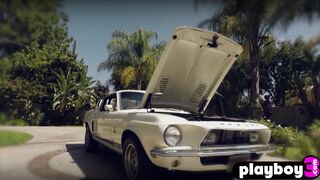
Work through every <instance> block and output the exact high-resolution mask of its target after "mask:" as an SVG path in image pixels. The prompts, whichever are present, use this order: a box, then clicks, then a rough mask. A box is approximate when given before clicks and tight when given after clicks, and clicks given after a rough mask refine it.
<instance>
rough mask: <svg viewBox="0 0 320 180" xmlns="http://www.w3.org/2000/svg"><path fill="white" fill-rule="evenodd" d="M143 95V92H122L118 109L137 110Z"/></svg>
mask: <svg viewBox="0 0 320 180" xmlns="http://www.w3.org/2000/svg"><path fill="white" fill-rule="evenodd" d="M143 95H144V93H143V92H122V93H121V98H120V100H121V103H120V109H138V108H139V105H140V102H141V100H142V98H143Z"/></svg>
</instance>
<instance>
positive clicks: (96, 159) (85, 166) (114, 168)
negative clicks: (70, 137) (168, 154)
mask: <svg viewBox="0 0 320 180" xmlns="http://www.w3.org/2000/svg"><path fill="white" fill-rule="evenodd" d="M66 148H67V152H68V153H69V154H70V156H71V157H72V159H73V161H74V163H76V164H77V165H78V167H79V168H80V169H81V171H82V172H83V174H84V175H85V177H86V178H85V179H105V180H124V179H126V177H125V174H124V171H123V169H122V164H121V156H120V155H119V154H117V153H115V152H113V151H111V150H109V149H107V148H105V147H102V146H100V147H99V150H98V151H97V152H95V153H90V154H89V153H86V152H85V150H84V145H83V144H66ZM159 174H160V176H159V175H157V177H155V178H153V179H159V180H161V179H174V180H180V179H181V180H212V179H223V180H228V179H233V177H232V175H231V174H228V173H221V172H217V173H185V172H170V171H165V170H161V173H159Z"/></svg>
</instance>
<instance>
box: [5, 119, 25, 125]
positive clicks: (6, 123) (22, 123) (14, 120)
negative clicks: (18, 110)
mask: <svg viewBox="0 0 320 180" xmlns="http://www.w3.org/2000/svg"><path fill="white" fill-rule="evenodd" d="M4 125H7V126H26V125H27V123H26V122H25V121H23V120H21V119H13V120H8V121H6V122H4Z"/></svg>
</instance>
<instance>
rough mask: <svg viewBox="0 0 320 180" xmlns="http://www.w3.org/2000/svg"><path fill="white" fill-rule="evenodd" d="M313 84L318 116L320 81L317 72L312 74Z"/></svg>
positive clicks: (318, 114) (317, 114)
mask: <svg viewBox="0 0 320 180" xmlns="http://www.w3.org/2000/svg"><path fill="white" fill-rule="evenodd" d="M311 79H312V84H313V93H314V100H315V108H314V109H315V114H316V116H317V117H319V116H320V112H319V103H320V102H319V101H320V97H319V96H320V94H319V82H318V79H317V75H316V74H315V73H312V75H311Z"/></svg>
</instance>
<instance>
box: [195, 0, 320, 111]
mask: <svg viewBox="0 0 320 180" xmlns="http://www.w3.org/2000/svg"><path fill="white" fill-rule="evenodd" d="M197 2H198V3H201V2H203V1H197ZM213 2H215V3H216V4H217V5H218V7H220V8H219V9H218V10H216V11H215V13H214V14H213V16H212V17H210V18H208V19H205V20H204V21H202V22H200V23H199V26H201V27H208V28H209V29H212V30H215V31H218V32H221V33H222V34H225V35H227V36H229V37H231V38H233V39H234V40H236V41H237V42H239V43H240V44H241V45H242V47H243V48H244V53H243V55H242V59H243V60H244V61H247V63H248V64H249V65H250V81H251V83H250V91H248V94H249V97H250V107H251V108H252V109H253V113H254V114H253V115H254V116H257V115H258V114H255V113H258V109H259V106H260V103H259V94H261V90H260V69H261V67H260V63H261V58H262V53H263V51H264V49H265V48H266V47H267V46H268V45H270V44H271V43H273V42H274V39H273V38H272V36H271V32H272V29H273V28H274V27H275V26H276V25H277V24H278V23H283V24H286V25H287V24H288V22H290V20H292V19H293V18H294V17H295V16H297V15H304V14H308V15H310V13H312V12H314V11H316V12H318V11H319V4H320V2H319V1H317V2H315V3H314V4H313V6H311V3H310V1H299V2H297V1H295V2H294V3H293V2H292V1H290V0H283V1H277V0H271V1H270V0H262V1H256V0H244V1H243V0H223V1H220V0H214V1H213ZM306 9H308V11H307V10H306ZM319 12H320V11H319Z"/></svg>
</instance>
